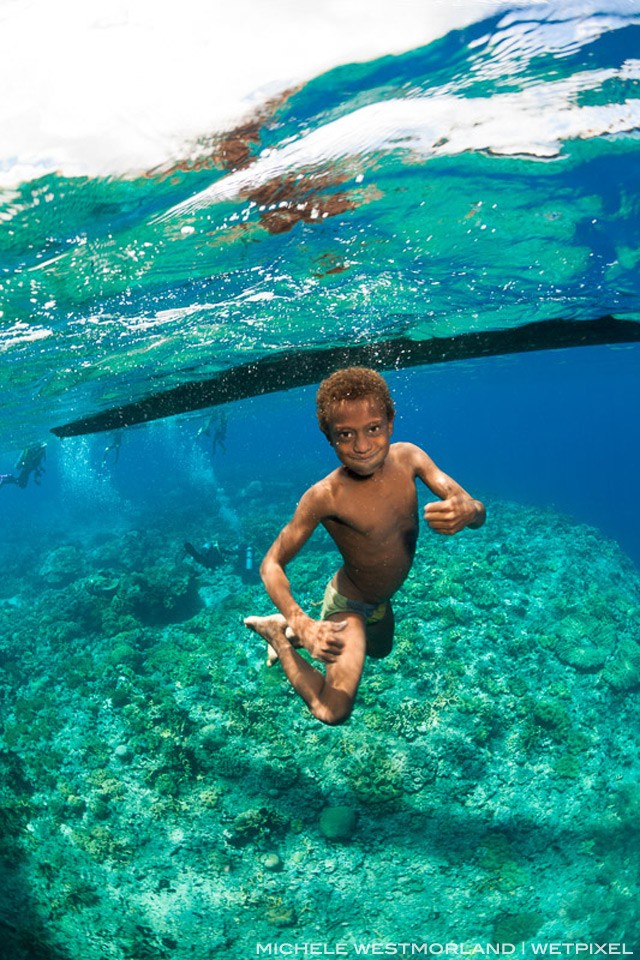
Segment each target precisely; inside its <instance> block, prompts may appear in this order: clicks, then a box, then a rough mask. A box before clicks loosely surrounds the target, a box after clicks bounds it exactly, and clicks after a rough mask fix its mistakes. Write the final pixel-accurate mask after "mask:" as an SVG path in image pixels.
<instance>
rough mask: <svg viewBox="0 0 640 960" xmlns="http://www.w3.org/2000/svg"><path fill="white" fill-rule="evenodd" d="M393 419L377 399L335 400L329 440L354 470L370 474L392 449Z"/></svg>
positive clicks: (344, 461) (340, 456)
mask: <svg viewBox="0 0 640 960" xmlns="http://www.w3.org/2000/svg"><path fill="white" fill-rule="evenodd" d="M392 431H393V420H389V419H388V417H387V414H386V412H385V410H384V408H383V407H382V406H381V404H380V403H379V402H378V401H376V400H370V399H368V398H366V397H365V398H363V399H362V400H343V401H342V402H341V403H339V404H336V407H335V411H334V415H333V417H332V420H331V425H330V427H329V440H330V441H331V446H332V447H333V449H334V450H335V452H336V454H337V457H338V460H339V461H340V463H341V464H342V465H343V466H345V467H346V468H347V469H348V470H350V471H351V473H355V474H357V476H359V477H370V476H371V475H372V474H374V473H375V472H376V470H379V469H380V467H381V466H382V464H383V463H384V461H385V460H386V459H387V454H388V453H389V443H390V439H391V433H392Z"/></svg>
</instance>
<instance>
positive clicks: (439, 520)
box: [424, 493, 480, 536]
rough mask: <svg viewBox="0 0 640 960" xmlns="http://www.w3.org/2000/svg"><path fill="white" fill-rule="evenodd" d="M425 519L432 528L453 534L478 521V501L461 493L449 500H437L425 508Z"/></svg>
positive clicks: (438, 531) (439, 531)
mask: <svg viewBox="0 0 640 960" xmlns="http://www.w3.org/2000/svg"><path fill="white" fill-rule="evenodd" d="M424 519H425V520H426V521H427V523H428V524H429V526H430V527H431V529H432V530H435V531H436V532H437V533H443V534H446V535H448V536H451V535H452V534H454V533H458V532H459V531H460V530H463V529H464V528H465V527H468V526H470V525H471V524H474V523H477V522H478V520H479V519H480V517H479V510H478V501H476V500H472V499H471V497H468V496H465V495H464V494H461V493H458V494H456V495H455V496H453V497H449V498H448V499H447V500H436V501H435V503H428V504H427V505H426V507H425V508H424Z"/></svg>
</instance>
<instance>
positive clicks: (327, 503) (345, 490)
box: [314, 443, 418, 603]
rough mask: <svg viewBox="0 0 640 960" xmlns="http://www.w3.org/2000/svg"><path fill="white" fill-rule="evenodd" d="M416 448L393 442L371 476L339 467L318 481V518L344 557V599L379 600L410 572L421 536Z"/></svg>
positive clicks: (341, 577)
mask: <svg viewBox="0 0 640 960" xmlns="http://www.w3.org/2000/svg"><path fill="white" fill-rule="evenodd" d="M413 449H414V448H413V445H412V444H406V443H394V444H392V445H391V446H390V448H389V454H388V456H387V458H386V460H385V461H384V464H383V465H382V467H381V468H380V469H379V470H377V471H376V472H375V473H374V474H372V475H371V476H365V477H362V476H356V475H355V474H353V473H351V472H349V471H348V470H346V469H345V468H344V467H339V468H338V469H337V470H334V471H333V473H331V474H329V476H328V477H325V478H324V480H321V481H320V482H319V483H317V484H316V488H315V491H314V492H315V493H316V495H317V497H318V501H317V504H318V509H319V512H320V522H321V523H322V524H323V526H324V527H325V528H326V529H327V531H328V532H329V534H330V535H331V537H332V538H333V540H334V541H335V543H336V546H337V547H338V549H339V551H340V553H341V554H342V558H343V560H344V566H343V567H342V568H341V569H340V570H339V571H338V574H337V580H336V587H337V589H338V590H339V592H340V593H342V594H343V595H344V596H346V597H350V598H352V599H355V600H365V601H367V602H369V603H381V602H382V601H384V600H388V599H389V597H391V596H392V595H393V594H394V593H395V592H396V590H398V588H399V587H400V586H401V584H402V583H403V582H404V580H405V578H406V576H407V574H408V573H409V570H410V568H411V564H412V562H413V557H414V554H415V549H416V542H417V537H418V497H417V493H416V485H415V479H416V472H415V467H414V462H413V458H412V456H411V450H413Z"/></svg>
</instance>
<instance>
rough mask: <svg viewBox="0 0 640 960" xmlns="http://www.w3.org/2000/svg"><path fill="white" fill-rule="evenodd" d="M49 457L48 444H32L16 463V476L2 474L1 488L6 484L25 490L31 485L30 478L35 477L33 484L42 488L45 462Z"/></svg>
mask: <svg viewBox="0 0 640 960" xmlns="http://www.w3.org/2000/svg"><path fill="white" fill-rule="evenodd" d="M46 456H47V445H46V443H40V442H38V443H30V444H29V446H27V447H25V448H24V450H23V451H22V453H21V454H20V456H19V457H18V461H17V463H16V466H15V469H16V471H17V473H16V474H13V473H4V474H0V487H3V486H5V484H10V483H11V484H15V485H16V486H18V487H21V488H22V489H24V488H25V487H26V486H27V484H28V483H29V478H30V477H31V475H33V482H34V483H35V484H37V485H38V486H40V480H41V478H42V474H43V473H44V461H45V459H46Z"/></svg>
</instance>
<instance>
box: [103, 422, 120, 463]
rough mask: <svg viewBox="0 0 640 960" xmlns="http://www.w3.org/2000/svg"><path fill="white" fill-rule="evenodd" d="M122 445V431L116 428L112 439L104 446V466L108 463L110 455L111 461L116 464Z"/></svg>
mask: <svg viewBox="0 0 640 960" xmlns="http://www.w3.org/2000/svg"><path fill="white" fill-rule="evenodd" d="M121 446H122V431H121V430H116V432H115V433H114V434H112V436H111V440H110V441H109V443H108V444H107V445H106V447H105V448H104V453H103V454H102V466H103V467H104V466H105V464H106V463H107V460H108V459H109V457H111V462H112V463H113V464H116V463H117V462H118V458H119V457H120V447H121Z"/></svg>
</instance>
